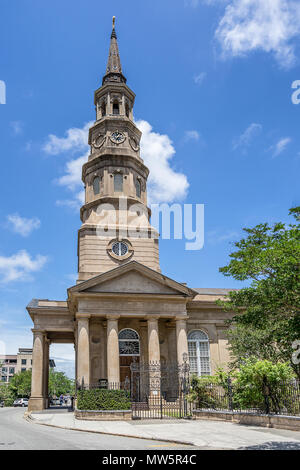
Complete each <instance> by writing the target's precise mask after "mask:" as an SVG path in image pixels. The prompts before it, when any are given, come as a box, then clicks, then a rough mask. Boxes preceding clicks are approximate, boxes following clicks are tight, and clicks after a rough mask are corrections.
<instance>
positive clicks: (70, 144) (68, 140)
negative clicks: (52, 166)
mask: <svg viewBox="0 0 300 470" xmlns="http://www.w3.org/2000/svg"><path fill="white" fill-rule="evenodd" d="M92 124H93V122H92V121H91V122H88V123H86V124H85V125H84V126H83V128H78V127H72V128H71V129H68V130H67V131H66V137H57V136H56V135H53V134H50V135H49V136H48V139H47V142H46V143H45V145H44V147H43V150H44V152H46V153H48V154H49V155H59V154H61V153H63V152H66V151H69V150H71V152H78V151H81V150H85V149H86V148H87V139H88V131H89V128H90V127H91V125H92Z"/></svg>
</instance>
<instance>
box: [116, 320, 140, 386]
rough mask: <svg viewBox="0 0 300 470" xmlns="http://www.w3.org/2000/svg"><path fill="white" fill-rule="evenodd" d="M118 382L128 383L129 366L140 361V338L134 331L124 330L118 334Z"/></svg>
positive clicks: (129, 375) (129, 376)
mask: <svg viewBox="0 0 300 470" xmlns="http://www.w3.org/2000/svg"><path fill="white" fill-rule="evenodd" d="M119 355H120V382H121V383H122V384H123V383H125V381H127V382H129V383H130V378H131V371H130V365H131V363H132V362H133V361H135V362H139V359H140V337H139V335H138V333H137V332H136V331H135V330H132V329H131V328H124V329H123V330H121V331H120V332H119Z"/></svg>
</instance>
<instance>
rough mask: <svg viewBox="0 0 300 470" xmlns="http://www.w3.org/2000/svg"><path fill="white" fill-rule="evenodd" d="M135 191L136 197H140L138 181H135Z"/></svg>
mask: <svg viewBox="0 0 300 470" xmlns="http://www.w3.org/2000/svg"><path fill="white" fill-rule="evenodd" d="M135 190H136V196H137V197H141V183H140V181H139V180H136V182H135Z"/></svg>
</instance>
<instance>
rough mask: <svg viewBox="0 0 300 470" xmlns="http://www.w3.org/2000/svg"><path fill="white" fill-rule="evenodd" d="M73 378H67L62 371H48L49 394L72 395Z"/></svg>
mask: <svg viewBox="0 0 300 470" xmlns="http://www.w3.org/2000/svg"><path fill="white" fill-rule="evenodd" d="M74 386H75V385H74V380H71V379H69V378H68V377H67V376H66V375H65V373H64V372H57V371H54V370H53V369H50V371H49V395H56V396H59V395H67V394H69V393H70V394H72V395H74V392H75V390H74Z"/></svg>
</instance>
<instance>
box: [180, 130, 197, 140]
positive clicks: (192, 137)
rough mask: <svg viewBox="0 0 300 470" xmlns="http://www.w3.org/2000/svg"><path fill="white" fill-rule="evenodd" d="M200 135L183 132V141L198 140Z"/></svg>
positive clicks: (192, 132)
mask: <svg viewBox="0 0 300 470" xmlns="http://www.w3.org/2000/svg"><path fill="white" fill-rule="evenodd" d="M199 139H200V134H199V132H198V131H185V133H184V140H185V141H186V142H188V141H189V140H199Z"/></svg>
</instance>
